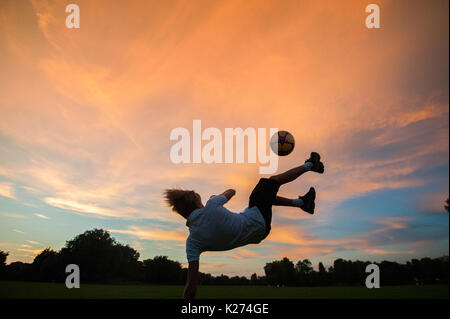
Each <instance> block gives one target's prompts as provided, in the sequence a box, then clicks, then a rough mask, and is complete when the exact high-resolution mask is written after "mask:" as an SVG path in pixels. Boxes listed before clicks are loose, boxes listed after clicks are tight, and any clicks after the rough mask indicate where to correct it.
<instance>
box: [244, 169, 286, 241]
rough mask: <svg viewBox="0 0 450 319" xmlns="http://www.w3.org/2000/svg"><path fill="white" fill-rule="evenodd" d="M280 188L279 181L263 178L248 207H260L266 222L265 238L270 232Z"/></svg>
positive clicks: (254, 190) (256, 187) (252, 194)
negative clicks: (273, 208) (273, 210)
mask: <svg viewBox="0 0 450 319" xmlns="http://www.w3.org/2000/svg"><path fill="white" fill-rule="evenodd" d="M279 189H280V184H279V183H278V182H277V181H275V180H273V179H270V178H261V179H260V180H259V182H258V184H257V185H256V186H255V188H254V189H253V191H252V193H251V195H250V198H249V203H248V207H253V206H256V207H258V209H259V211H260V212H261V215H262V216H263V218H264V221H265V222H266V234H265V235H264V238H266V237H267V235H269V233H270V229H271V226H270V224H271V223H272V205H273V204H274V203H275V200H276V198H277V193H278V190H279Z"/></svg>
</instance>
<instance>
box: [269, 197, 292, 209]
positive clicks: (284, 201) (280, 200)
mask: <svg viewBox="0 0 450 319" xmlns="http://www.w3.org/2000/svg"><path fill="white" fill-rule="evenodd" d="M273 204H274V205H275V206H288V207H296V205H294V200H293V199H290V198H286V197H281V196H277V198H276V199H275V203H273Z"/></svg>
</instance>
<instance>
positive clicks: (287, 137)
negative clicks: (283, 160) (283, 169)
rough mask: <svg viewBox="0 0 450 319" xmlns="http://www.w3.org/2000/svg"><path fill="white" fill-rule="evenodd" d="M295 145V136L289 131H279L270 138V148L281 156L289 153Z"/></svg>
mask: <svg viewBox="0 0 450 319" xmlns="http://www.w3.org/2000/svg"><path fill="white" fill-rule="evenodd" d="M294 146H295V139H294V136H293V135H292V134H291V133H289V132H288V131H278V132H276V133H275V134H273V135H272V137H271V138H270V148H271V149H272V151H273V152H274V153H275V154H277V155H279V156H286V155H289V154H290V153H291V152H292V150H293V149H294Z"/></svg>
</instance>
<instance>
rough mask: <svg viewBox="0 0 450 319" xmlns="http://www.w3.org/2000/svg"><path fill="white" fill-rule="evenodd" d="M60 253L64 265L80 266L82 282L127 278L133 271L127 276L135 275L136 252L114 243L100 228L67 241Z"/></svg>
mask: <svg viewBox="0 0 450 319" xmlns="http://www.w3.org/2000/svg"><path fill="white" fill-rule="evenodd" d="M60 254H61V260H62V262H63V264H64V266H65V265H68V264H76V265H78V266H79V267H80V277H81V280H82V281H84V282H107V281H115V280H123V279H130V278H129V277H130V273H129V272H130V270H136V272H135V273H133V274H132V276H131V277H135V276H137V273H138V272H137V267H138V263H137V261H138V259H139V253H138V252H137V251H136V250H134V249H133V248H131V247H129V246H128V245H122V244H119V243H117V242H116V240H115V239H114V238H112V237H111V236H110V235H109V233H108V232H107V231H105V230H103V229H94V230H88V231H86V232H84V233H83V234H80V235H78V236H76V237H75V238H74V239H72V240H70V241H67V242H66V245H65V247H64V248H62V249H61V251H60ZM126 277H128V278H126Z"/></svg>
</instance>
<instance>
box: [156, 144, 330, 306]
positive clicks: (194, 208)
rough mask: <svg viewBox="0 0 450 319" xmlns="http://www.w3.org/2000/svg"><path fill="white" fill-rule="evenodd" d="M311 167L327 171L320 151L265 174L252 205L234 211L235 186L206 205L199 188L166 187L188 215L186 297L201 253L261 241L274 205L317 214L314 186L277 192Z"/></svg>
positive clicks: (195, 279)
mask: <svg viewBox="0 0 450 319" xmlns="http://www.w3.org/2000/svg"><path fill="white" fill-rule="evenodd" d="M307 171H313V172H317V173H320V174H322V173H323V172H324V165H323V163H322V162H321V161H320V155H319V154H318V153H315V152H312V153H311V156H310V158H309V159H307V160H306V161H305V163H304V164H303V165H301V166H298V167H296V168H293V169H290V170H288V171H287V172H284V173H282V174H279V175H274V176H271V177H270V178H261V179H260V180H259V182H258V184H257V185H256V187H255V188H254V189H253V191H252V193H251V195H250V200H249V204H248V207H247V208H246V209H245V210H244V211H243V212H242V213H233V212H231V211H229V210H228V209H226V208H225V207H223V205H224V204H225V203H226V202H228V201H229V200H230V199H231V197H233V196H234V195H235V193H236V191H235V190H234V189H228V190H226V191H225V192H223V193H222V194H220V195H215V196H211V198H210V199H209V200H208V201H207V202H206V205H203V204H202V201H201V198H200V195H199V194H197V193H196V192H195V191H186V190H180V189H168V190H166V191H165V198H166V200H167V203H168V204H169V205H170V206H171V207H172V209H173V210H174V211H176V212H177V213H179V214H180V215H181V216H183V217H184V218H186V226H188V227H189V237H188V238H187V240H186V254H187V260H188V262H189V268H188V276H187V283H186V287H185V289H184V298H193V297H194V296H195V292H196V290H197V282H198V269H199V259H200V254H201V253H202V252H204V251H223V250H230V249H233V248H236V247H241V246H244V245H247V244H258V243H260V242H261V241H262V240H263V239H265V238H266V237H267V235H268V234H269V232H270V229H271V227H270V224H271V221H272V206H273V205H276V206H291V207H298V208H301V209H302V210H304V211H305V212H307V213H309V214H314V208H315V203H314V200H315V198H316V192H315V190H314V188H313V187H311V188H310V189H309V191H308V192H307V193H306V194H305V195H304V196H299V197H298V198H295V199H289V198H284V197H280V196H277V193H278V190H279V188H280V186H281V185H283V184H286V183H289V182H292V181H293V180H295V179H296V178H297V177H299V176H300V175H302V174H303V173H305V172H307Z"/></svg>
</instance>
